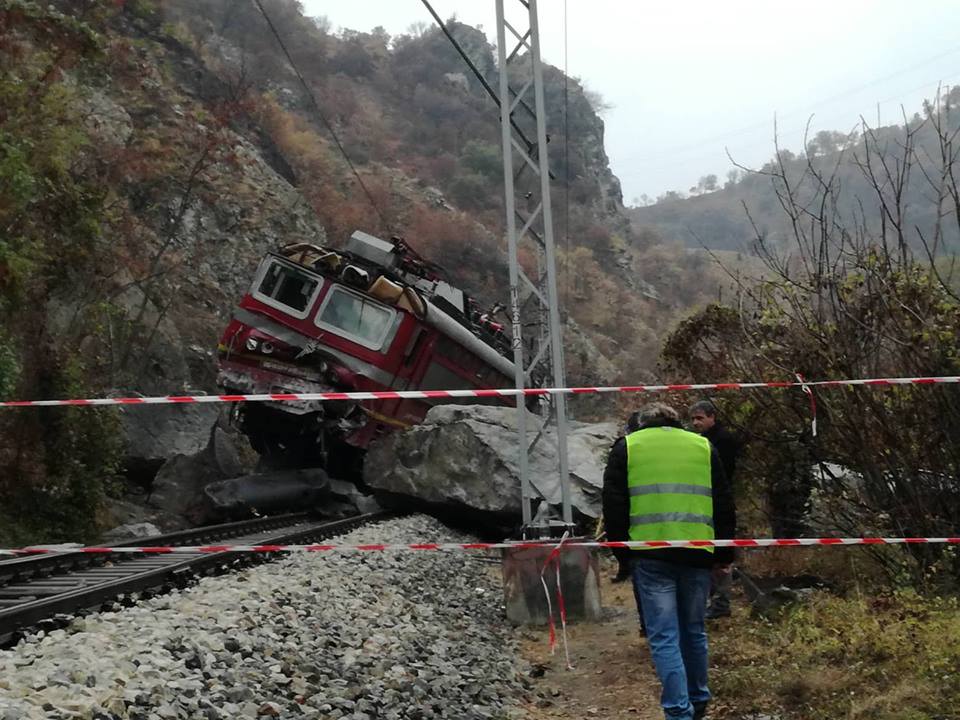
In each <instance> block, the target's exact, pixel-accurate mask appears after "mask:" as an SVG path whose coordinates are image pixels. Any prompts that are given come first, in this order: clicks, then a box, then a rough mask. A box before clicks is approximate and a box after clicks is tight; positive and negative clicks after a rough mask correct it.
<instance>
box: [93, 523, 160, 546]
mask: <svg viewBox="0 0 960 720" xmlns="http://www.w3.org/2000/svg"><path fill="white" fill-rule="evenodd" d="M159 534H160V528H158V527H157V526H156V525H154V524H153V523H148V522H140V523H128V524H126V525H120V526H118V527H115V528H112V529H111V530H107V531H106V532H105V533H104V534H103V539H104V540H113V541H116V540H132V539H133V538H145V537H150V536H151V535H159Z"/></svg>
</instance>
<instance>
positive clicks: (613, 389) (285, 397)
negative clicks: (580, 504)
mask: <svg viewBox="0 0 960 720" xmlns="http://www.w3.org/2000/svg"><path fill="white" fill-rule="evenodd" d="M948 383H960V375H949V376H943V377H894V378H868V379H858V380H814V381H806V382H799V381H797V382H790V381H784V382H743V383H739V382H733V383H690V384H672V385H614V386H606V387H571V388H524V389H521V390H518V389H516V388H496V389H484V390H383V391H376V392H313V393H262V394H253V395H160V396H156V397H117V398H74V399H67V400H6V401H0V407H7V408H15V407H55V406H61V405H71V406H84V405H181V404H187V403H231V402H295V401H305V400H409V399H431V400H435V399H442V398H468V397H476V398H489V397H515V396H518V395H523V396H546V395H595V394H601V393H642V392H671V391H687V390H752V389H755V388H794V387H798V388H811V387H840V386H857V385H865V386H870V387H889V386H893V385H938V384H948ZM805 392H806V390H805Z"/></svg>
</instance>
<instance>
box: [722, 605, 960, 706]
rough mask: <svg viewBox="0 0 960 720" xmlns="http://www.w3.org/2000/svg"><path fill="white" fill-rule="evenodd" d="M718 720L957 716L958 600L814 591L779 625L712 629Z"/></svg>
mask: <svg viewBox="0 0 960 720" xmlns="http://www.w3.org/2000/svg"><path fill="white" fill-rule="evenodd" d="M711 644H712V653H713V662H712V663H711V664H712V665H713V666H715V667H716V670H715V671H714V672H713V674H712V678H711V681H712V685H713V689H714V691H715V694H716V695H717V698H718V703H717V706H716V708H715V714H714V717H716V718H742V717H744V716H745V715H747V714H748V713H758V712H766V713H770V714H772V715H773V716H775V717H776V716H779V717H782V718H783V719H784V720H831V719H836V720H960V603H958V601H957V598H946V599H943V598H923V597H920V596H918V595H916V594H913V593H897V594H893V595H889V596H883V597H879V598H872V599H870V600H862V599H859V598H852V599H844V598H837V597H833V596H831V595H828V594H826V593H818V594H816V595H814V597H813V599H812V600H811V601H810V602H809V603H807V604H806V605H804V606H802V607H796V608H793V609H792V610H790V611H788V612H787V613H785V614H784V615H783V616H782V617H780V618H779V619H777V620H773V621H770V620H759V619H753V618H750V617H749V612H748V610H747V608H745V607H743V606H741V607H738V608H737V610H736V612H735V616H734V618H733V621H732V622H727V623H725V624H723V625H721V626H719V627H718V628H716V629H715V630H714V631H713V632H712V633H711Z"/></svg>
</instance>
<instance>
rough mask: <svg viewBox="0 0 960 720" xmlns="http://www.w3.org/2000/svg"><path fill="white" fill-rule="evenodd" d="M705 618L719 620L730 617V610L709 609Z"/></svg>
mask: <svg viewBox="0 0 960 720" xmlns="http://www.w3.org/2000/svg"><path fill="white" fill-rule="evenodd" d="M704 617H705V618H706V619H707V620H719V619H720V618H725V617H730V608H715V607H708V608H707V612H706V614H705V615H704Z"/></svg>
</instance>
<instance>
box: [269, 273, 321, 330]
mask: <svg viewBox="0 0 960 720" xmlns="http://www.w3.org/2000/svg"><path fill="white" fill-rule="evenodd" d="M319 284H320V281H319V279H317V278H315V277H311V276H310V275H308V274H307V273H305V272H302V271H300V270H297V269H296V268H294V267H291V266H290V265H285V264H283V263H279V262H274V263H272V264H271V265H270V267H268V268H267V271H266V272H265V273H264V275H263V280H261V281H260V286H259V287H258V288H257V291H256V295H257V296H258V297H260V299H261V300H265V301H266V302H267V303H268V304H269V305H273V306H274V307H279V308H280V309H281V310H283V309H289V310H292V311H293V314H294V315H298V316H300V317H304V316H305V315H306V312H307V309H308V307H309V305H310V301H311V300H312V299H313V296H314V293H315V292H316V290H317V287H318V286H319Z"/></svg>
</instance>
